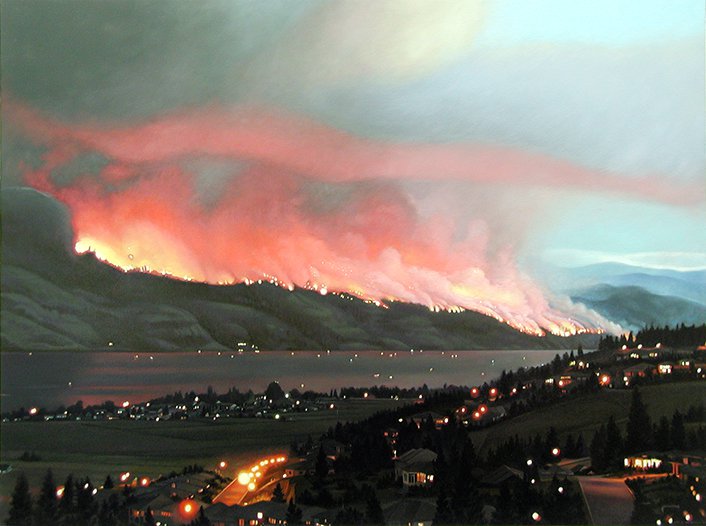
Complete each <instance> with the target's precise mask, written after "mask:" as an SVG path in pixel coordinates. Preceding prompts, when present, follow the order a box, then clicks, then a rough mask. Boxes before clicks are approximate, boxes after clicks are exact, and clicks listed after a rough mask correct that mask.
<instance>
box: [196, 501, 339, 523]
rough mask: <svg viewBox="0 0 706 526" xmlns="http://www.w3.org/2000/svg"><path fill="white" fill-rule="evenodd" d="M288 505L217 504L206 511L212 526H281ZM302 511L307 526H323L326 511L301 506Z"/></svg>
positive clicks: (269, 502) (263, 503) (261, 503)
mask: <svg viewBox="0 0 706 526" xmlns="http://www.w3.org/2000/svg"><path fill="white" fill-rule="evenodd" d="M287 506H288V505H287V504H286V503H283V502H271V501H261V502H256V503H253V504H250V505H247V506H239V505H237V504H236V505H233V506H226V505H225V504H223V503H217V504H214V505H213V506H210V507H209V508H207V509H206V510H204V514H205V515H206V518H207V519H208V520H209V521H210V522H211V525H212V526H263V525H273V526H280V525H282V526H283V525H285V524H287ZM299 508H300V509H301V510H302V523H303V524H304V525H305V526H321V525H323V524H326V523H327V522H328V521H327V520H326V519H324V517H323V515H324V512H325V510H324V509H323V508H316V507H313V506H299Z"/></svg>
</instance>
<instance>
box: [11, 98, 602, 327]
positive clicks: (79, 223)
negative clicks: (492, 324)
mask: <svg viewBox="0 0 706 526" xmlns="http://www.w3.org/2000/svg"><path fill="white" fill-rule="evenodd" d="M10 109H11V110H12V111H11V112H10V114H11V116H12V117H13V119H14V120H15V121H16V122H18V123H19V124H20V125H21V128H22V129H23V130H24V132H25V133H27V134H28V135H29V136H30V137H31V138H32V139H33V140H35V141H36V142H38V143H41V144H44V145H46V146H47V151H46V153H45V155H44V157H43V161H44V164H43V165H42V166H40V167H39V168H32V167H28V166H25V167H24V178H25V181H26V182H27V183H28V184H29V185H31V186H33V187H34V188H37V189H38V190H41V191H44V192H47V193H49V194H51V195H53V196H54V197H56V198H57V199H59V200H60V201H62V202H63V203H65V204H66V205H67V206H68V207H69V209H70V211H71V220H72V224H73V228H74V232H75V239H74V248H75V251H76V252H77V253H79V254H84V253H87V252H93V253H95V255H96V257H97V258H99V259H100V260H102V261H104V262H106V263H110V264H111V265H114V266H115V267H117V268H120V269H122V270H124V271H126V272H127V271H137V272H146V273H151V274H157V275H163V276H167V277H170V278H173V279H181V280H186V281H195V282H206V283H211V284H219V285H229V284H236V283H245V284H247V285H251V284H255V283H263V282H269V283H272V284H274V285H277V286H280V287H282V288H284V289H286V290H289V291H293V290H295V288H297V287H299V288H305V289H309V290H313V291H317V292H318V293H319V294H321V295H328V294H335V295H337V296H340V297H341V298H344V299H353V298H359V299H361V300H363V301H365V302H367V303H370V304H374V305H376V306H379V307H381V308H386V307H388V306H389V304H390V303H391V302H396V301H399V302H409V303H416V304H421V305H426V306H427V307H428V308H429V309H430V310H432V311H434V312H441V311H445V312H449V313H461V312H464V311H465V310H472V311H476V312H480V313H482V314H486V315H488V316H491V317H493V318H495V319H496V320H498V321H499V322H502V323H506V324H508V325H510V326H512V327H514V328H515V329H518V330H520V331H522V332H525V333H527V334H533V335H544V334H545V333H546V331H549V332H551V333H553V334H557V335H561V336H570V335H574V334H581V333H584V332H599V330H598V329H594V328H592V327H590V326H587V325H586V324H583V323H580V322H578V321H576V320H574V319H572V318H569V317H567V316H565V315H563V314H562V313H560V312H557V311H556V310H554V309H552V308H551V307H550V306H549V304H548V303H547V301H546V299H545V298H544V295H543V293H542V291H541V290H540V289H539V287H538V286H537V285H535V284H534V283H533V282H532V281H531V280H530V279H529V278H528V277H526V276H524V275H523V274H522V273H521V272H520V271H519V270H518V269H517V267H516V265H515V263H514V260H515V257H514V254H513V247H512V246H506V247H504V248H501V249H497V250H493V251H490V250H488V239H487V238H488V236H490V235H491V233H490V232H488V229H489V226H488V225H487V224H485V223H483V221H482V220H480V219H478V220H475V223H474V224H473V225H471V226H474V227H477V228H475V229H470V233H469V234H467V235H466V236H465V237H463V236H461V238H460V239H459V236H457V235H456V231H457V226H458V225H455V224H452V222H450V221H449V220H448V219H447V218H445V217H443V214H440V215H439V216H438V217H437V216H431V217H429V216H425V217H422V216H420V213H419V211H418V210H417V208H416V207H415V204H414V203H413V202H412V199H411V198H410V196H409V195H408V194H407V193H406V192H405V191H404V190H403V189H402V187H401V186H400V185H398V184H396V183H395V180H394V177H399V178H400V179H404V178H405V177H408V178H419V177H422V176H423V175H424V174H427V173H432V174H433V173H434V172H435V170H436V169H437V168H438V170H439V173H438V174H437V175H435V176H434V177H436V178H439V177H442V176H443V175H444V174H447V175H448V176H450V177H456V178H458V177H465V176H466V175H465V174H468V173H478V174H485V172H486V171H487V166H490V165H492V163H490V162H489V160H490V159H491V158H492V157H493V156H494V155H496V154H498V152H494V151H488V152H485V151H478V149H477V148H475V149H474V148H469V149H468V151H467V150H466V149H464V148H461V147H458V148H456V147H454V148H452V147H449V148H446V147H444V148H442V147H439V148H436V147H434V146H429V145H427V146H426V147H425V148H424V151H417V150H418V149H415V148H409V147H407V146H403V145H392V146H385V145H380V144H375V143H370V142H366V141H363V140H360V139H356V138H352V137H350V136H347V135H345V134H342V133H340V132H336V131H333V130H330V129H328V128H325V127H323V126H321V125H318V124H312V123H309V122H303V121H302V120H301V119H299V120H297V119H289V120H288V118H284V117H278V116H273V115H272V114H268V113H266V112H265V113H262V114H255V113H253V112H252V111H250V110H248V111H249V112H248V111H244V113H242V114H237V112H236V113H234V114H233V115H232V116H227V115H226V116H223V115H221V114H215V113H213V112H210V113H209V112H204V113H202V114H200V113H194V114H187V115H183V116H180V115H172V116H169V117H165V118H164V119H162V120H159V119H158V120H156V121H155V122H152V123H148V124H138V125H136V126H133V127H129V126H128V127H123V128H117V129H107V128H106V129H103V128H90V127H85V126H84V127H82V126H80V125H76V126H71V125H65V124H62V123H59V122H56V121H52V120H50V119H46V118H44V117H42V116H40V115H38V114H37V113H36V112H33V111H32V110H30V109H27V108H24V107H21V106H19V105H14V106H11V108H10ZM95 151H98V152H100V153H101V154H102V155H104V156H105V157H106V158H108V159H109V162H108V164H107V165H106V166H105V167H104V168H103V169H102V170H101V171H100V173H98V174H91V175H79V176H78V177H75V178H74V180H73V181H71V183H70V184H62V185H60V184H57V183H56V182H55V181H54V180H53V178H52V177H53V172H54V171H55V170H57V169H58V168H61V167H65V166H67V165H68V164H69V163H70V162H72V161H73V160H74V159H75V158H76V157H77V156H80V155H81V154H84V153H86V152H95ZM500 153H503V152H500ZM503 155H504V157H503V159H505V160H504V161H503V162H502V163H500V164H498V166H499V167H500V168H499V169H501V172H499V174H498V177H499V178H500V179H499V180H507V179H508V178H512V177H515V175H514V173H515V171H517V170H519V168H517V169H516V168H515V166H514V164H513V163H516V164H518V166H519V165H520V164H521V163H522V162H526V163H529V166H532V165H538V163H539V164H541V163H544V161H543V160H541V159H537V158H532V159H530V158H523V157H522V156H521V155H518V154H513V155H514V157H513V155H509V154H505V153H503ZM199 156H205V157H207V158H212V157H217V158H220V159H223V158H225V159H227V161H228V162H230V163H233V162H236V161H237V162H239V163H241V164H240V165H239V166H238V167H237V168H236V167H233V166H231V168H230V169H231V170H232V171H233V173H232V174H231V175H228V177H226V178H225V179H224V180H223V181H222V183H221V185H220V187H219V188H218V191H217V192H216V193H215V194H213V192H212V193H211V194H210V195H208V196H206V197H204V196H202V195H201V194H202V193H203V191H204V188H203V187H202V185H201V183H200V180H201V179H200V175H199V173H197V171H196V170H194V169H193V168H192V167H190V165H189V161H191V160H193V159H194V158H198V157H199ZM209 156H210V157H209ZM507 159H510V160H507ZM533 163H534V164H533ZM547 166H549V167H551V169H552V170H554V171H555V172H557V173H559V172H562V170H565V167H564V166H563V165H561V164H556V163H553V164H552V163H549V164H547ZM523 172H524V170H523ZM361 173H362V174H364V177H361V176H359V175H358V174H361ZM518 173H519V172H518ZM571 173H573V172H571ZM375 174H381V175H382V179H380V180H374V176H375ZM576 174H577V176H578V175H581V176H583V175H585V174H584V173H583V172H580V171H579V172H576ZM365 177H368V178H369V179H365ZM478 177H481V176H478ZM485 178H487V176H486V175H483V176H482V177H481V179H485ZM371 180H374V182H370V181H371ZM331 187H333V188H335V190H336V191H335V192H334V194H335V195H336V202H335V203H331V202H329V198H328V197H327V195H328V194H327V193H326V191H325V190H326V188H331ZM212 189H213V188H212V186H211V185H210V184H206V190H209V191H212ZM469 228H470V227H469ZM478 232H480V233H478Z"/></svg>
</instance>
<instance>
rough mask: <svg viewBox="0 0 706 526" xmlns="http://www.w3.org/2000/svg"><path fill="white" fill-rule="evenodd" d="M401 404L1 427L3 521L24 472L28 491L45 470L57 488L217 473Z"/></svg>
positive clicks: (378, 402)
mask: <svg viewBox="0 0 706 526" xmlns="http://www.w3.org/2000/svg"><path fill="white" fill-rule="evenodd" d="M405 403H407V402H406V401H404V400H399V401H395V400H384V399H370V400H341V401H339V403H337V409H335V410H326V411H317V412H313V413H297V414H295V415H292V417H293V420H290V421H277V420H269V419H254V418H242V419H227V420H221V421H217V422H210V421H181V422H169V421H167V422H142V421H124V420H114V421H106V422H102V421H99V422H92V421H81V422H17V423H10V424H3V427H2V437H1V438H0V444H1V448H0V457H1V462H3V463H10V464H12V466H13V471H12V472H10V473H8V474H5V475H2V476H0V519H2V518H4V517H5V515H6V513H7V504H8V498H9V495H11V493H12V489H13V487H14V483H15V477H16V475H17V473H18V472H20V471H24V472H25V474H26V475H27V477H28V479H29V481H30V485H31V486H32V487H37V486H38V485H39V483H40V482H41V479H42V477H43V476H44V474H45V473H46V470H47V468H52V470H53V471H54V476H55V478H56V479H57V482H61V481H63V480H64V479H65V478H66V476H67V475H68V474H69V473H73V474H74V475H75V476H80V477H83V476H89V477H90V478H91V480H92V481H94V483H102V482H103V480H104V479H105V476H106V475H107V474H109V473H110V474H111V476H112V477H113V479H115V478H116V476H117V475H118V474H119V473H121V472H123V471H130V472H131V473H139V474H140V475H146V476H150V477H155V476H158V475H160V474H166V473H169V472H170V471H172V470H177V471H179V470H181V469H182V468H183V467H184V466H186V465H188V464H193V463H198V464H201V465H203V466H204V467H206V468H213V467H214V466H215V463H216V462H217V461H219V460H222V459H225V460H227V461H228V462H229V463H230V465H237V464H238V463H239V461H242V460H244V459H247V458H251V457H252V455H253V454H260V453H263V452H264V453H270V452H281V453H287V451H288V449H289V444H290V443H291V442H292V441H295V440H303V439H306V436H307V435H308V434H311V435H312V437H313V438H314V439H316V438H317V437H318V436H319V435H320V434H321V433H323V432H325V431H326V430H327V429H328V428H329V426H332V425H335V424H336V422H338V421H341V422H345V421H354V420H360V419H363V418H365V417H367V416H369V415H371V414H373V413H375V412H377V411H380V410H383V409H390V408H394V407H398V406H400V405H403V404H405ZM24 451H34V452H35V453H36V454H37V455H39V457H41V460H40V461H38V462H20V461H18V460H17V458H18V457H19V456H20V455H21V454H22V452H24Z"/></svg>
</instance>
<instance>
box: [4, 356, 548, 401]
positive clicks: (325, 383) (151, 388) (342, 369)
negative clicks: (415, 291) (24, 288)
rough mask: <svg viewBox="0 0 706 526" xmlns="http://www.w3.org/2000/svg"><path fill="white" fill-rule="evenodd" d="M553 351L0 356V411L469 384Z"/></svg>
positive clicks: (541, 358) (534, 362)
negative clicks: (274, 390)
mask: <svg viewBox="0 0 706 526" xmlns="http://www.w3.org/2000/svg"><path fill="white" fill-rule="evenodd" d="M555 353H556V352H555V351H459V352H450V351H446V352H441V351H406V352H401V351H398V352H390V351H388V352H382V353H381V352H379V351H365V352H361V351H359V352H329V353H327V352H301V351H300V352H294V353H292V352H284V351H283V352H261V353H258V354H255V353H253V352H247V353H237V352H236V353H233V354H230V353H196V352H192V353H170V354H151V355H150V354H128V353H105V352H92V353H64V352H60V353H49V352H47V353H37V352H34V353H2V355H0V360H1V361H2V368H1V373H2V399H1V405H2V410H3V411H8V410H11V409H16V408H19V407H21V406H24V407H30V406H34V405H36V406H41V407H48V408H51V407H55V406H58V405H61V404H64V405H67V404H72V403H74V402H75V401H77V400H83V402H84V404H94V403H100V402H103V401H105V400H126V399H128V400H130V401H131V402H140V401H144V400H147V399H150V398H154V397H157V396H161V395H164V394H168V393H172V392H174V391H178V390H182V391H190V390H192V389H193V390H195V391H197V392H199V391H201V392H203V391H205V390H206V388H207V386H209V385H210V386H212V387H213V388H214V389H215V390H216V391H218V392H222V391H225V390H227V389H229V388H230V387H237V388H238V389H240V390H241V391H244V390H248V389H253V390H255V391H262V390H264V388H265V387H266V386H267V384H268V383H269V382H271V381H272V380H277V381H279V382H280V384H282V387H283V388H285V389H293V388H295V387H296V388H299V389H302V385H303V386H304V387H303V388H304V389H313V390H317V391H329V390H331V389H339V388H341V387H345V386H360V387H368V386H373V385H388V386H393V385H396V386H400V387H414V386H420V385H422V384H427V385H428V386H429V387H440V386H442V385H444V384H457V385H472V384H478V383H482V382H484V381H485V380H490V379H492V378H495V377H496V376H498V375H499V374H500V372H501V371H502V370H503V369H506V370H509V369H516V368H518V367H520V366H531V365H537V364H540V363H545V362H548V361H550V360H551V359H552V358H553V356H554V354H555Z"/></svg>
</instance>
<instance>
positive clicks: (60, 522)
mask: <svg viewBox="0 0 706 526" xmlns="http://www.w3.org/2000/svg"><path fill="white" fill-rule="evenodd" d="M200 471H203V468H201V467H200V466H197V465H193V466H187V467H186V468H184V470H183V471H182V474H187V473H198V472H200ZM176 475H178V473H176V472H173V473H171V474H170V475H169V477H172V476H176ZM158 480H162V479H158ZM59 488H61V494H60V495H59V493H58V490H59ZM102 488H103V490H105V491H109V495H108V496H107V497H106V498H100V499H98V498H97V497H96V495H97V494H98V488H96V487H95V486H94V485H93V483H92V482H91V480H90V479H89V478H88V477H86V478H83V479H81V478H74V476H73V475H69V476H68V477H67V478H66V480H65V481H64V484H63V486H58V485H57V484H56V482H55V480H54V475H53V473H52V471H51V469H49V470H47V473H46V475H45V476H44V479H43V481H42V485H41V488H40V491H39V495H38V496H37V497H36V499H33V498H32V496H31V494H30V491H29V483H28V482H27V477H26V476H25V474H24V473H20V474H19V475H18V476H17V481H16V483H15V489H14V491H13V493H12V497H11V501H10V511H9V515H8V517H7V521H6V523H5V524H7V525H8V526H95V525H100V526H127V525H128V524H130V520H129V517H128V508H129V506H130V504H132V503H133V502H135V497H134V495H133V489H132V487H131V486H129V485H125V486H123V487H122V489H119V488H116V486H115V483H114V482H113V480H112V479H111V477H110V475H108V476H107V477H106V479H105V481H104V482H103V485H102ZM110 490H112V491H110ZM148 515H149V517H148V518H147V519H146V522H145V524H154V523H155V522H154V521H152V522H151V523H150V522H149V521H150V519H154V517H153V516H152V514H151V511H150V510H148ZM209 524H210V522H209V521H208V520H207V519H206V518H205V517H204V516H203V513H199V515H198V516H197V518H196V519H195V520H194V521H193V522H192V525H190V526H209Z"/></svg>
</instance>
